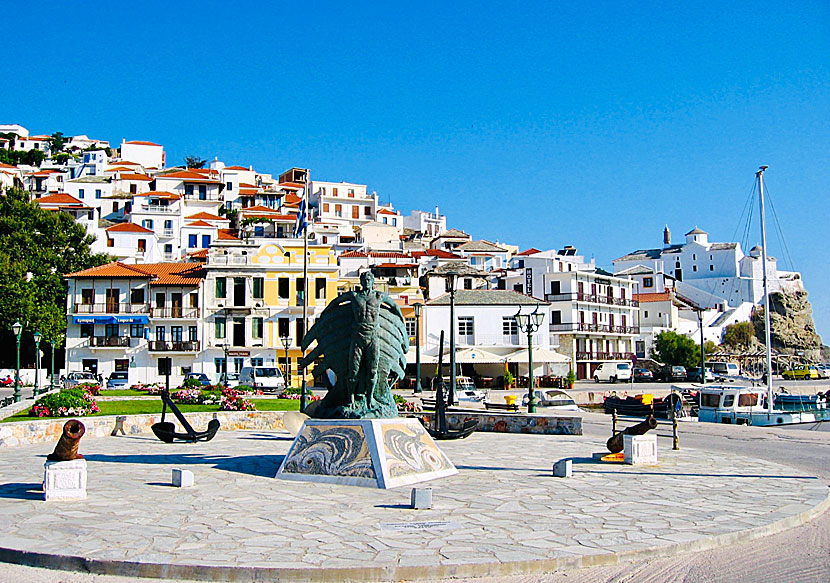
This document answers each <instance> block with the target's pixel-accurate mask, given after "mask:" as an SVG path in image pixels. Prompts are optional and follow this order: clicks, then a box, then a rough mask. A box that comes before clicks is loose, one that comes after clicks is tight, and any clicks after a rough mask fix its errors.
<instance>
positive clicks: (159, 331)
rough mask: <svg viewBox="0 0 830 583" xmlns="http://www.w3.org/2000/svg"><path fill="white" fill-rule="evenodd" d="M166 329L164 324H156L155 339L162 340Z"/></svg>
mask: <svg viewBox="0 0 830 583" xmlns="http://www.w3.org/2000/svg"><path fill="white" fill-rule="evenodd" d="M166 332H167V330H166V329H165V328H164V326H156V340H161V341H162V342H163V341H164V339H165V338H164V337H165V335H166Z"/></svg>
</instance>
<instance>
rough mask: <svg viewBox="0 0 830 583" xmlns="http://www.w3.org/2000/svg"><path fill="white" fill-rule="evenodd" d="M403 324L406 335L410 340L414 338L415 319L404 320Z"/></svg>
mask: <svg viewBox="0 0 830 583" xmlns="http://www.w3.org/2000/svg"><path fill="white" fill-rule="evenodd" d="M403 323H404V324H405V325H406V335H407V336H409V338H410V339H414V338H415V318H404V319H403Z"/></svg>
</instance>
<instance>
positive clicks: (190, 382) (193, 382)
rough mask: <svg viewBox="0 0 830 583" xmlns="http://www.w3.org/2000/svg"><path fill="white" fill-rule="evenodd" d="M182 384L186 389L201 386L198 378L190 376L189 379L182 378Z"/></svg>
mask: <svg viewBox="0 0 830 583" xmlns="http://www.w3.org/2000/svg"><path fill="white" fill-rule="evenodd" d="M182 386H183V387H184V388H186V389H193V388H199V387H201V386H202V383H201V382H199V379H193V378H190V379H184V384H183V385H182Z"/></svg>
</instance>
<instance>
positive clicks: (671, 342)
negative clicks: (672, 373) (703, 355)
mask: <svg viewBox="0 0 830 583" xmlns="http://www.w3.org/2000/svg"><path fill="white" fill-rule="evenodd" d="M654 358H655V359H657V360H659V361H660V362H663V363H665V364H671V365H679V366H685V367H686V368H690V367H693V366H699V365H700V346H699V345H698V344H697V343H695V341H694V340H692V339H691V338H689V337H688V336H685V335H683V334H678V333H677V332H672V331H670V330H667V331H665V332H660V334H658V335H657V339H656V340H655V341H654Z"/></svg>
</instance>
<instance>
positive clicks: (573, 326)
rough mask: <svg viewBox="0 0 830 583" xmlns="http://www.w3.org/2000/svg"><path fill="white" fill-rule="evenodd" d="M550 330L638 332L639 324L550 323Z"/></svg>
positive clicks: (611, 332) (609, 332)
mask: <svg viewBox="0 0 830 583" xmlns="http://www.w3.org/2000/svg"><path fill="white" fill-rule="evenodd" d="M550 331H551V332H601V333H605V334H639V333H640V327H639V326H607V325H605V324H586V323H584V322H583V323H579V322H572V323H569V324H551V325H550Z"/></svg>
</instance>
